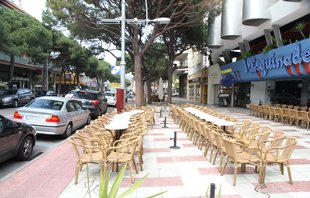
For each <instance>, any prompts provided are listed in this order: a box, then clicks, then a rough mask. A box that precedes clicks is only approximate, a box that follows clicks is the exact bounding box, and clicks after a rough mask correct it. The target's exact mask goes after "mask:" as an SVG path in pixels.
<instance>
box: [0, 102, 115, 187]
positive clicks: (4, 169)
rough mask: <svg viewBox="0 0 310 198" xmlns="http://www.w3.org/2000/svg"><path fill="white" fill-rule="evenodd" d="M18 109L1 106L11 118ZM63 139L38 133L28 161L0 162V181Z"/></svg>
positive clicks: (5, 114) (3, 113)
mask: <svg viewBox="0 0 310 198" xmlns="http://www.w3.org/2000/svg"><path fill="white" fill-rule="evenodd" d="M16 109H17V108H0V114H1V115H3V116H5V117H7V118H9V119H11V118H12V117H13V114H14V112H15V110H16ZM114 110H115V108H114V107H108V112H110V111H114ZM62 141H64V140H63V139H61V138H60V137H58V136H50V135H40V134H38V135H37V141H36V145H35V147H34V149H33V153H32V157H31V158H30V159H29V160H28V161H17V160H15V159H10V160H8V161H5V162H2V163H0V181H1V180H5V179H6V178H7V177H9V176H10V175H12V174H15V172H17V171H18V170H19V169H21V168H23V167H24V166H27V164H28V163H30V162H31V160H33V159H35V158H36V157H38V156H40V155H42V154H43V153H45V152H47V151H48V150H50V149H52V148H54V147H56V146H57V145H58V144H60V143H61V142H62Z"/></svg>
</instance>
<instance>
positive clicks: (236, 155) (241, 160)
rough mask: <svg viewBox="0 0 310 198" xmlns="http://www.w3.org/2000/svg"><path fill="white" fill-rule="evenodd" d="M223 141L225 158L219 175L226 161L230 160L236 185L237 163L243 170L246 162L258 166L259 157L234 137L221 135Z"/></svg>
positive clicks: (223, 170)
mask: <svg viewBox="0 0 310 198" xmlns="http://www.w3.org/2000/svg"><path fill="white" fill-rule="evenodd" d="M223 142H224V145H225V149H226V153H227V159H226V162H225V165H224V167H223V169H222V173H221V175H223V174H224V172H225V169H226V166H227V163H228V161H231V162H232V163H233V164H234V179H233V185H234V186H235V185H236V179H237V172H238V165H239V164H241V171H245V165H246V164H253V165H255V166H256V167H257V166H260V158H259V156H258V155H257V153H256V152H255V151H254V150H252V149H249V148H247V147H246V146H244V145H243V144H240V143H238V142H237V141H236V140H234V139H230V138H227V137H223ZM238 148H242V151H241V152H240V150H239V151H238Z"/></svg>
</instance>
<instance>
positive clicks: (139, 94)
mask: <svg viewBox="0 0 310 198" xmlns="http://www.w3.org/2000/svg"><path fill="white" fill-rule="evenodd" d="M134 57H135V84H136V88H135V91H136V106H137V107H138V108H139V107H141V106H142V105H143V82H142V69H141V59H142V57H141V55H140V53H136V54H135V55H134Z"/></svg>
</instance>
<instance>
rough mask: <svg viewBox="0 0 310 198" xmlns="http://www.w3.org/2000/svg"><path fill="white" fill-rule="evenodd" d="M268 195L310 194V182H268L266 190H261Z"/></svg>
mask: <svg viewBox="0 0 310 198" xmlns="http://www.w3.org/2000/svg"><path fill="white" fill-rule="evenodd" d="M261 191H263V192H266V193H289V192H310V181H293V185H291V184H289V183H288V182H268V183H266V188H264V189H261Z"/></svg>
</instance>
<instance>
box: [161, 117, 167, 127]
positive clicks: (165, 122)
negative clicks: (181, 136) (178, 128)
mask: <svg viewBox="0 0 310 198" xmlns="http://www.w3.org/2000/svg"><path fill="white" fill-rule="evenodd" d="M163 123H164V126H163V127H162V128H168V127H167V117H165V120H164V122H163Z"/></svg>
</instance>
